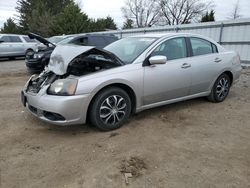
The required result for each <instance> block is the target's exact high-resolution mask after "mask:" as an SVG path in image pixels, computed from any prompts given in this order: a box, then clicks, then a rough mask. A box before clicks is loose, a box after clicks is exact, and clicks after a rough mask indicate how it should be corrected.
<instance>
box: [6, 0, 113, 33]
mask: <svg viewBox="0 0 250 188" xmlns="http://www.w3.org/2000/svg"><path fill="white" fill-rule="evenodd" d="M16 11H17V12H18V16H17V17H16V18H15V20H14V19H12V18H9V19H7V21H6V22H5V23H4V25H3V28H2V29H1V33H16V34H27V32H34V33H37V34H39V35H42V36H44V37H49V36H53V35H62V34H74V33H86V32H95V31H104V30H115V29H117V26H116V24H115V22H114V20H113V18H111V17H110V16H107V17H106V18H99V19H91V18H89V17H88V15H87V14H86V13H84V12H82V11H81V9H80V7H79V5H78V4H76V3H75V2H74V1H73V0H43V1H41V0H18V1H17V7H16Z"/></svg>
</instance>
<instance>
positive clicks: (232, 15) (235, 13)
mask: <svg viewBox="0 0 250 188" xmlns="http://www.w3.org/2000/svg"><path fill="white" fill-rule="evenodd" d="M239 12H240V1H239V0H237V2H236V3H235V4H234V7H233V10H232V12H231V13H230V14H229V17H228V19H233V20H235V19H239V18H241V17H242V16H241V15H240V14H239Z"/></svg>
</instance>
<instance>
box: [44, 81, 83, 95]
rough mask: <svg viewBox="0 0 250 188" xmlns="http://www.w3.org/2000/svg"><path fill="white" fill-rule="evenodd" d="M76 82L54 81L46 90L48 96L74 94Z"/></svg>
mask: <svg viewBox="0 0 250 188" xmlns="http://www.w3.org/2000/svg"><path fill="white" fill-rule="evenodd" d="M77 83H78V81H77V80H76V79H59V80H56V81H55V82H54V83H52V84H51V86H50V87H49V89H48V94H50V95H61V96H70V95H74V94H75V92H76V87H77Z"/></svg>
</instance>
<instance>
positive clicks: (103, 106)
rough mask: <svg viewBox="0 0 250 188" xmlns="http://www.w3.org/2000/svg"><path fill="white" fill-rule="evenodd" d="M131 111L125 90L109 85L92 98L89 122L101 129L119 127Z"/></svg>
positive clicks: (106, 129) (108, 129) (107, 129)
mask: <svg viewBox="0 0 250 188" xmlns="http://www.w3.org/2000/svg"><path fill="white" fill-rule="evenodd" d="M130 113H131V100H130V97H129V95H128V94H127V92H125V91H124V90H123V89H120V88H118V87H109V88H107V89H105V90H103V91H101V92H100V93H98V94H97V96H96V97H95V98H94V100H93V102H92V104H91V106H90V111H89V116H90V122H91V124H93V125H94V126H96V127H97V128H98V129H100V130H102V131H110V130H114V129H118V128H120V127H121V126H122V125H123V124H124V123H125V122H126V121H127V120H128V118H129V116H130Z"/></svg>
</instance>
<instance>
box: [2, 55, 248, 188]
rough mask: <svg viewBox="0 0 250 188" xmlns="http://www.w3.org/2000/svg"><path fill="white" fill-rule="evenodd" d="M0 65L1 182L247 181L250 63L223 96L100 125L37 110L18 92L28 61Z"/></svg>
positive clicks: (74, 185)
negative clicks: (58, 120)
mask: <svg viewBox="0 0 250 188" xmlns="http://www.w3.org/2000/svg"><path fill="white" fill-rule="evenodd" d="M0 67H1V69H0V88H1V92H0V187H3V188H12V187H13V188H14V187H21V188H23V187H25V188H29V187H32V188H34V187H38V188H42V187H53V188H57V187H58V188H62V187H70V188H78V187H84V188H88V187H97V188H102V187H108V188H112V187H115V188H117V187H135V188H140V187H143V188H151V187H157V188H158V187H178V188H179V187H191V188H195V187H204V188H206V187H209V188H210V187H211V188H212V187H218V188H221V187H235V188H236V187H237V188H239V187H240V188H241V187H242V188H247V187H248V188H250V69H245V70H244V71H243V74H242V76H241V80H240V82H239V83H238V84H236V85H235V86H234V87H233V88H232V90H231V93H230V95H229V97H228V98H227V100H226V101H225V102H223V103H220V104H213V103H209V102H207V101H206V100H205V99H195V100H190V101H186V102H181V103H178V104H173V105H168V106H165V107H160V108H156V109H152V110H148V111H145V112H142V113H140V114H138V115H135V116H133V117H132V118H131V120H130V122H129V123H128V124H127V125H125V126H124V127H122V128H121V129H119V130H116V131H113V132H99V131H98V130H96V129H95V128H93V127H91V126H88V125H83V126H72V127H58V126H53V125H49V124H46V123H43V122H41V121H39V120H38V119H36V118H34V117H32V116H31V115H29V113H28V112H27V111H26V110H25V109H24V108H23V107H22V105H21V103H20V99H19V98H20V95H19V93H20V90H21V88H22V86H23V85H24V83H25V82H26V80H27V79H28V76H29V75H28V74H27V73H26V71H25V66H24V62H23V60H21V61H8V62H3V61H2V62H0ZM13 67H18V68H17V69H15V68H13ZM125 172H131V173H132V178H129V185H126V184H125V180H124V173H125Z"/></svg>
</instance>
